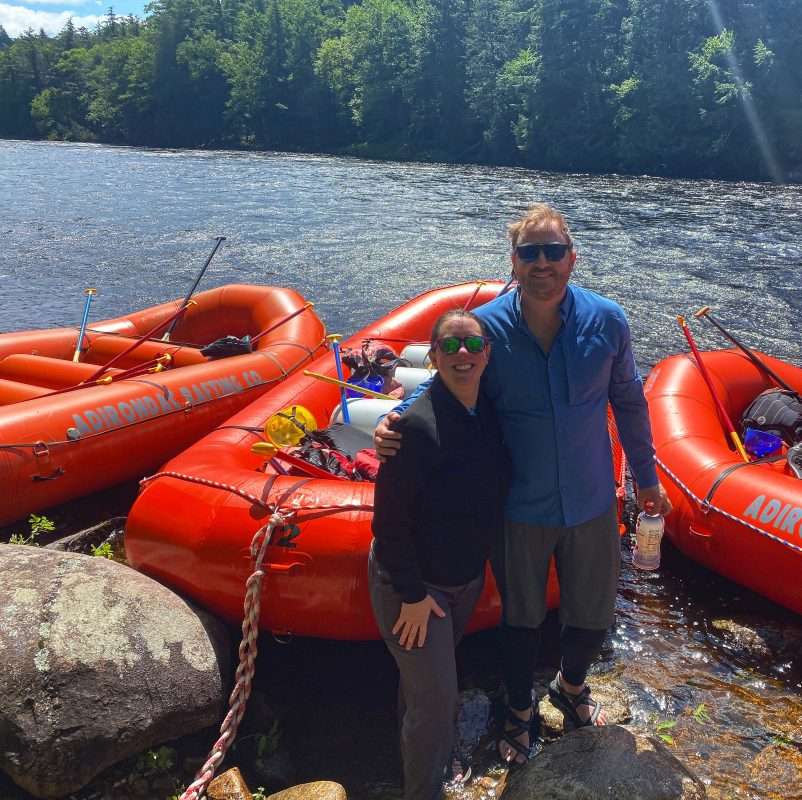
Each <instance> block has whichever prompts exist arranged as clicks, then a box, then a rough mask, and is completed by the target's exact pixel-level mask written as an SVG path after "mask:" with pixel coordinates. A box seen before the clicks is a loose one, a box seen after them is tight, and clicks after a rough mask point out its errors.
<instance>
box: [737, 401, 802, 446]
mask: <svg viewBox="0 0 802 800" xmlns="http://www.w3.org/2000/svg"><path fill="white" fill-rule="evenodd" d="M741 426H742V427H743V429H744V430H745V429H746V428H757V429H758V430H760V431H768V432H770V433H774V434H776V435H777V436H779V437H780V438H781V439H782V440H783V441H784V442H785V443H786V444H787V445H788V446H789V447H790V446H792V445H795V444H796V443H797V442H801V441H802V403H801V402H800V401H799V397H798V396H797V395H795V394H794V393H793V392H789V391H786V390H785V389H767V390H766V391H765V392H762V393H761V394H759V395H758V396H757V397H756V398H755V399H754V400H753V401H752V405H750V406H749V408H747V409H746V411H744V414H743V417H741Z"/></svg>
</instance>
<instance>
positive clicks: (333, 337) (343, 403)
mask: <svg viewBox="0 0 802 800" xmlns="http://www.w3.org/2000/svg"><path fill="white" fill-rule="evenodd" d="M326 338H327V339H328V340H329V341H330V342H331V350H332V352H333V353H334V366H335V367H337V377H338V378H339V379H340V382H341V383H345V379H344V378H343V361H342V357H341V356H340V339H342V338H343V337H342V334H340V333H330V334H329V335H328V336H327V337H326ZM340 408H341V409H342V412H343V422H344V423H345V424H346V425H350V424H351V414H350V413H349V411H348V398H347V395H346V394H345V387H344V386H340Z"/></svg>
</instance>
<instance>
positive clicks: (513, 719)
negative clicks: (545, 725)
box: [496, 703, 540, 766]
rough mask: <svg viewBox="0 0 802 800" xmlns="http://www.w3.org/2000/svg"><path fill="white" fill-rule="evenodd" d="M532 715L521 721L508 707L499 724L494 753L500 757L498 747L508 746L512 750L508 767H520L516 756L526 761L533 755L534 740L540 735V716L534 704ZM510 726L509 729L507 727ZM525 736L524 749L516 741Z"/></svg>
mask: <svg viewBox="0 0 802 800" xmlns="http://www.w3.org/2000/svg"><path fill="white" fill-rule="evenodd" d="M531 710H532V714H531V716H530V717H529V719H521V718H520V717H519V716H518V715H517V714H516V713H515V712H514V711H513V710H512V708H510V707H509V706H507V712H506V716H505V718H504V720H503V721H502V722H501V729H500V730H499V735H498V738H497V739H496V752H497V753H498V754H499V756H500V755H501V752H500V751H499V745H500V744H501V743H502V742H504V743H505V744H507V745H509V746H510V747H511V748H512V750H513V754H512V758H511V759H510V760H509V761H508V762H506V763H508V764H509V765H510V766H513V765H516V764H517V765H520V764H521V762H519V761H518V760H517V757H518V756H523V757H524V758H525V759H526V761H529V759H530V758H532V756H533V755H534V754H535V740H536V739H537V737H538V734H539V733H540V716H539V715H538V712H537V708H535V705H534V703H533V704H532V706H531ZM507 725H510V726H511V727H507ZM523 734H526V735H527V736H529V747H525V746H524V745H522V744H521V743H520V742H519V741H518V737H519V736H523Z"/></svg>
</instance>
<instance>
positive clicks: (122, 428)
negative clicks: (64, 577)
mask: <svg viewBox="0 0 802 800" xmlns="http://www.w3.org/2000/svg"><path fill="white" fill-rule="evenodd" d="M194 302H195V304H194V305H191V306H190V307H189V308H188V309H187V311H185V312H184V313H183V315H182V316H181V317H180V319H179V320H178V322H177V323H176V325H175V328H174V329H173V330H172V332H171V334H170V341H169V342H165V341H161V340H158V339H149V340H147V341H144V342H143V343H142V344H141V345H139V346H138V347H136V348H135V349H134V350H132V351H131V352H130V354H129V355H126V356H124V357H123V358H121V359H120V360H118V361H116V362H115V363H114V365H113V366H111V367H110V368H109V369H108V370H107V371H105V372H104V373H103V376H101V377H102V379H105V380H108V379H109V378H111V381H110V382H108V383H105V382H101V383H98V382H97V381H96V373H97V371H98V369H99V368H100V367H101V366H102V365H105V364H108V363H109V362H110V361H111V359H112V358H115V357H117V356H120V355H121V354H123V353H124V351H125V350H126V349H128V348H129V347H130V346H131V345H132V344H134V343H135V342H136V341H137V340H138V339H139V338H141V337H142V336H143V335H144V334H146V333H148V332H149V331H151V330H153V329H154V328H157V330H158V333H157V334H156V335H158V336H161V335H162V333H163V332H164V328H166V327H167V325H169V324H170V320H171V319H172V317H173V316H174V315H175V313H176V311H177V309H178V308H179V307H180V302H179V301H176V302H171V303H163V304H161V305H158V306H153V307H151V308H146V309H143V310H141V311H137V312H135V313H132V314H130V315H128V316H125V317H118V318H116V319H110V320H105V321H104V322H99V323H96V324H94V325H92V327H91V329H90V330H89V331H87V333H86V335H85V337H84V342H83V348H82V353H81V357H80V361H79V362H74V361H73V360H72V359H73V353H74V351H75V349H76V344H77V340H78V330H77V329H75V328H56V329H50V330H35V331H23V332H16V333H6V334H2V335H0V485H1V486H2V487H3V488H2V497H0V524H4V523H7V522H11V521H13V520H16V519H19V518H21V517H24V516H26V515H27V514H29V513H31V512H34V511H41V510H42V509H45V508H48V507H49V506H53V505H56V504H58V503H63V502H65V501H67V500H72V499H74V498H77V497H81V496H83V495H86V494H89V493H91V492H94V491H97V490H99V489H103V488H105V487H107V486H112V485H114V484H116V483H119V482H121V481H124V480H127V479H130V478H134V477H137V476H141V475H144V474H145V473H147V472H149V471H152V470H154V469H155V468H156V467H158V465H159V464H161V463H163V462H164V461H165V460H166V459H168V458H170V457H171V456H173V455H175V454H176V453H179V452H180V451H181V450H182V449H184V448H185V447H187V446H188V445H190V444H191V443H192V442H194V441H197V439H198V438H199V437H201V436H202V435H204V434H205V433H207V432H208V431H210V430H212V429H213V428H214V427H215V426H216V425H218V424H220V422H221V421H223V420H224V419H226V418H228V417H229V416H231V414H233V413H234V412H235V411H237V410H239V409H240V408H242V407H243V406H245V405H246V404H247V403H249V402H251V400H253V399H254V398H256V397H258V396H259V395H261V394H263V393H264V392H265V391H267V390H268V389H269V388H270V387H271V386H273V385H275V384H276V383H277V382H278V381H281V380H283V379H284V378H285V377H287V375H289V374H291V373H292V372H293V371H294V370H296V369H298V368H299V367H301V366H302V365H303V364H304V363H307V362H309V361H310V360H311V359H312V358H313V357H314V356H315V355H316V354H317V353H318V351H320V350H321V348H322V347H323V344H324V337H325V330H324V327H323V324H322V323H321V322H320V320H319V319H318V318H317V317H316V316H315V314H314V312H313V311H312V309H311V307H310V306H311V304H308V303H306V302H305V301H304V298H302V297H301V296H300V295H299V294H298V293H297V292H295V291H293V290H291V289H282V288H276V287H271V286H245V285H230V286H223V287H221V288H219V289H211V290H209V291H205V292H201V293H199V294H197V295H196V296H195V298H194ZM302 309H303V310H302ZM160 323H163V326H164V327H163V328H159V327H158V326H159V325H160ZM272 326H276V327H275V328H274V330H272V331H270V332H269V333H267V334H265V335H264V336H262V337H261V338H260V339H259V340H258V341H257V342H256V343H255V345H254V350H253V352H251V353H244V354H242V355H234V356H230V357H226V358H219V359H215V360H213V359H211V358H208V357H206V356H204V355H202V354H201V352H200V348H201V347H203V346H205V345H208V344H210V343H211V342H213V341H216V340H217V339H218V338H221V337H223V336H227V335H234V336H237V337H241V336H244V335H246V334H248V335H250V336H251V337H254V336H256V335H257V334H259V333H260V332H262V331H265V330H267V329H269V328H271V327H272ZM164 356H169V358H163V357H164ZM159 358H161V360H162V363H163V364H164V367H163V369H162V370H160V371H158V372H157V373H156V372H153V368H154V367H155V366H156V363H157V359H159ZM82 382H86V383H85V384H83V385H81V384H82Z"/></svg>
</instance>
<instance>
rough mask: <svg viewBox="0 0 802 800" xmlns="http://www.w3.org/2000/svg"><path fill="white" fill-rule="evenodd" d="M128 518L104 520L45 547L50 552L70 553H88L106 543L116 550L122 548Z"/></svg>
mask: <svg viewBox="0 0 802 800" xmlns="http://www.w3.org/2000/svg"><path fill="white" fill-rule="evenodd" d="M125 520H126V517H112V518H111V519H107V520H103V522H99V523H98V524H97V525H92V526H91V527H90V528H84V529H83V530H81V531H78V532H77V533H72V534H70V535H69V536H63V537H62V538H61V539H57V540H56V541H55V542H51V543H50V544H48V545H45V547H46V549H48V550H59V551H62V552H68V553H88V552H89V550H90V549H91V548H92V547H94V546H97V545H99V544H101V543H103V542H105V541H108V542H109V543H110V544H111V545H112V547H113V548H114V549H116V548H117V547H119V546H121V543H122V536H123V530H124V528H125Z"/></svg>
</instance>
